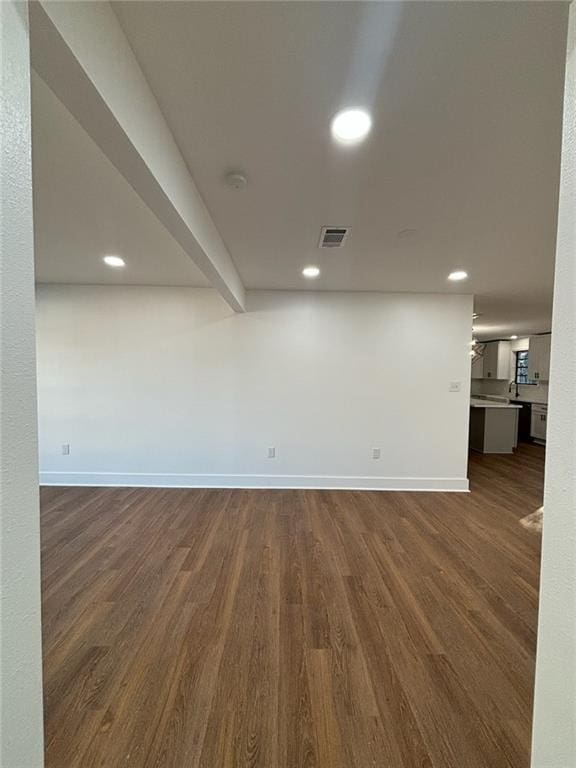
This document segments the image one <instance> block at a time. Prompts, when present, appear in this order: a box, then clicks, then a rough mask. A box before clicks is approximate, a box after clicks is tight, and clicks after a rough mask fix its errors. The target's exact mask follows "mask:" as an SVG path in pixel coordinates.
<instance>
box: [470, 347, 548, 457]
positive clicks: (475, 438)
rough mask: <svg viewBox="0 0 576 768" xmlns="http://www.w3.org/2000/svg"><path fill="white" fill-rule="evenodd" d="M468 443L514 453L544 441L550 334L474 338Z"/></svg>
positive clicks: (481, 448)
mask: <svg viewBox="0 0 576 768" xmlns="http://www.w3.org/2000/svg"><path fill="white" fill-rule="evenodd" d="M470 354H471V357H472V374H471V375H472V383H471V400H470V448H471V449H472V450H473V451H478V452H480V453H502V454H510V453H513V452H514V450H515V448H516V447H517V445H518V443H519V442H525V443H537V444H540V445H545V444H546V423H547V412H548V379H549V376H550V334H549V333H547V334H538V335H534V336H530V337H523V338H517V337H515V336H512V337H510V338H509V339H497V340H494V341H488V342H477V341H473V342H472V349H471V353H470Z"/></svg>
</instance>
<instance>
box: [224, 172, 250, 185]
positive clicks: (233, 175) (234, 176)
mask: <svg viewBox="0 0 576 768" xmlns="http://www.w3.org/2000/svg"><path fill="white" fill-rule="evenodd" d="M224 181H225V182H226V184H227V185H228V186H229V187H232V189H245V187H246V185H247V184H248V180H247V179H246V176H244V174H243V173H241V172H240V171H230V173H227V174H226V176H225V177H224Z"/></svg>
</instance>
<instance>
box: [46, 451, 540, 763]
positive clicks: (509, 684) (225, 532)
mask: <svg viewBox="0 0 576 768" xmlns="http://www.w3.org/2000/svg"><path fill="white" fill-rule="evenodd" d="M543 460H544V453H543V449H541V448H538V447H535V446H522V447H521V449H520V450H519V452H518V455H517V456H514V457H510V458H508V457H501V456H499V457H484V456H473V457H472V460H471V469H470V475H471V481H472V493H471V494H455V493H454V494H443V493H378V492H347V491H334V492H328V491H229V490H159V489H158V490H149V489H141V488H140V489H127V488H125V489H104V488H92V489H90V488H45V489H43V490H42V523H43V578H44V663H45V667H44V674H45V699H46V753H47V768H76V767H77V768H96V767H99V768H101V767H103V766H105V767H106V768H120V767H122V768H127V767H131V768H195V767H196V766H198V767H201V768H232V767H233V766H234V767H238V768H244V767H246V768H248V766H251V767H256V766H258V767H261V768H296V767H297V766H307V768H313V767H318V768H367V767H368V766H378V768H476V767H477V766H478V767H479V766H485V767H486V768H509V767H510V766H512V767H513V768H527V767H528V765H529V741H530V720H531V707H532V684H533V673H534V650H535V638H536V613H537V589H538V567H539V552H540V541H539V536H538V535H537V534H535V533H532V532H529V531H526V530H524V529H523V528H522V527H521V526H520V525H519V524H518V519H519V518H520V517H522V516H523V515H525V514H527V513H528V512H530V511H532V510H533V509H535V508H536V507H538V506H539V505H540V503H541V496H542V476H543Z"/></svg>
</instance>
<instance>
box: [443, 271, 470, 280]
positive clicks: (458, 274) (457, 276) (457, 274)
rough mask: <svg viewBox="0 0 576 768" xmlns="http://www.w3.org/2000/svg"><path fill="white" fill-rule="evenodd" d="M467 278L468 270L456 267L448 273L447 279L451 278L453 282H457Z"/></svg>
mask: <svg viewBox="0 0 576 768" xmlns="http://www.w3.org/2000/svg"><path fill="white" fill-rule="evenodd" d="M467 278H468V272H465V271H464V270H463V269H456V270H454V272H450V274H449V275H448V280H452V282H453V283H458V282H460V280H466V279H467Z"/></svg>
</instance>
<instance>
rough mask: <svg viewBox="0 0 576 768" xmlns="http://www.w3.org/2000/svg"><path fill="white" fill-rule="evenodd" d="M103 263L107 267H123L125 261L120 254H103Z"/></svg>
mask: <svg viewBox="0 0 576 768" xmlns="http://www.w3.org/2000/svg"><path fill="white" fill-rule="evenodd" d="M102 261H103V262H104V264H106V265H107V266H109V267H125V266H126V262H125V261H124V259H123V258H122V257H121V256H104V258H103V259H102Z"/></svg>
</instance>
